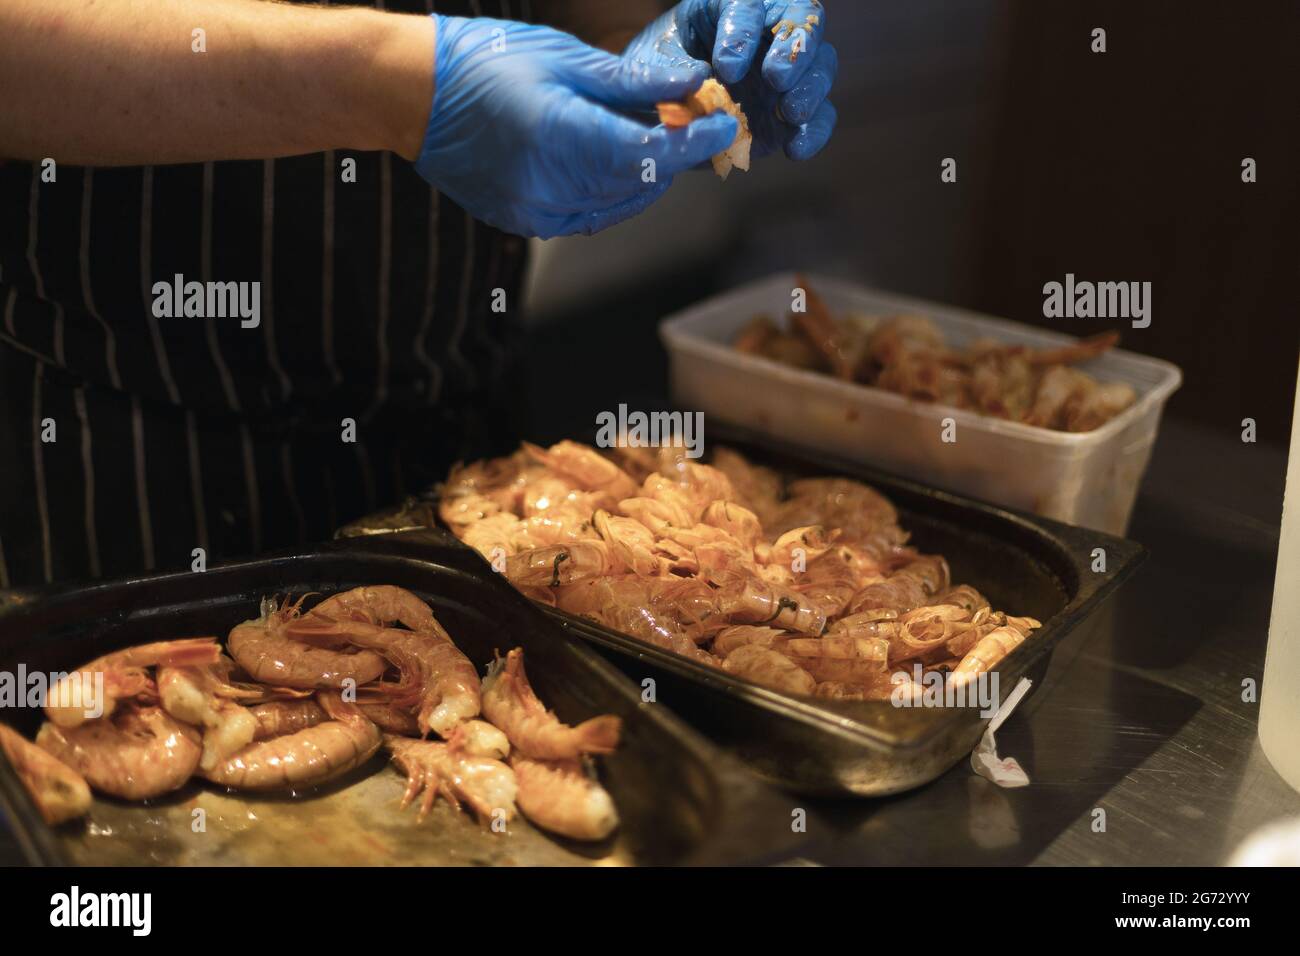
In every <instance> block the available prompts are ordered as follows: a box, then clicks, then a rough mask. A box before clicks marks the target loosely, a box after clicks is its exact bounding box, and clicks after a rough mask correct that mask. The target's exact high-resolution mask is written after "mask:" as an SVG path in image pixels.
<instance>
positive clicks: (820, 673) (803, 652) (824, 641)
mask: <svg viewBox="0 0 1300 956" xmlns="http://www.w3.org/2000/svg"><path fill="white" fill-rule="evenodd" d="M781 653H782V654H784V655H785V656H786V657H788V658H789V659H790V660H791V661H793V662H794V663H795V664H797V665H798V666H799V667H800V668H802V669H803V670H804V671H806V672H807V673H809V674H810V675H812V676H813V677H814V678H816V680H817V681H818V682H824V681H849V682H853V683H859V682H867V681H871V680H872V679H873V678H874V676H875V675H876V674H878V673H880V672H881V671H884V670H885V669H886V668H887V666H888V662H889V642H888V641H887V640H884V639H883V638H866V637H853V636H852V635H848V634H837V635H830V634H828V635H827V636H826V637H821V638H807V637H801V638H794V639H792V640H789V641H787V642H786V643H785V645H784V646H782V648H781ZM733 656H734V655H733ZM805 693H811V691H806V692H805Z"/></svg>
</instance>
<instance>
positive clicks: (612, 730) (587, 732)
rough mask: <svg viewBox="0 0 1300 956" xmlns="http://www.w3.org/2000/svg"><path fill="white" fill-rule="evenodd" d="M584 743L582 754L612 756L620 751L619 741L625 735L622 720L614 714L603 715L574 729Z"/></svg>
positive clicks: (585, 721)
mask: <svg viewBox="0 0 1300 956" xmlns="http://www.w3.org/2000/svg"><path fill="white" fill-rule="evenodd" d="M573 729H574V731H575V733H576V734H577V735H578V739H579V740H581V741H582V746H581V749H582V752H583V753H589V754H612V753H613V752H614V751H615V750H617V749H618V740H619V737H620V736H621V735H622V733H623V721H622V719H620V718H618V717H615V716H614V715H613V714H603V715H601V716H600V717H592V718H591V719H590V720H584V721H583V722H582V723H580V724H578V726H577V727H575V728H573Z"/></svg>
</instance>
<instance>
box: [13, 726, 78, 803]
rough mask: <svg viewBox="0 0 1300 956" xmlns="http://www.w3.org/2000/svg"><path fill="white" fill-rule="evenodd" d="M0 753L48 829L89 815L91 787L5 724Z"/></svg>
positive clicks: (54, 758)
mask: <svg viewBox="0 0 1300 956" xmlns="http://www.w3.org/2000/svg"><path fill="white" fill-rule="evenodd" d="M0 751H3V752H4V755H5V756H6V757H8V758H9V763H10V764H12V765H13V768H14V772H15V773H17V774H18V779H19V780H21V781H22V782H23V786H24V787H26V788H27V792H28V793H29V794H30V795H31V798H32V802H33V803H34V804H36V809H37V810H38V811H40V814H41V819H43V820H44V821H45V822H46V823H48V824H49V825H50V826H56V825H57V824H60V823H64V822H66V821H68V820H73V819H76V818H77V817H80V816H84V815H85V814H86V813H87V812H89V810H90V803H91V796H90V787H89V786H87V785H86V781H85V779H84V778H82V776H81V774H79V773H77V771H75V770H73V769H72V768H71V767H69V766H68V765H67V764H65V763H64V762H63V761H61V760H59V759H57V758H56V757H54V756H53V755H52V754H50V753H48V752H46V751H45V750H42V749H41V748H40V747H38V746H36V744H34V743H32V742H31V741H30V740H27V739H26V738H25V737H23V736H22V735H21V734H19V733H18V732H17V731H15V730H12V729H10V728H9V727H6V726H5V725H4V724H0Z"/></svg>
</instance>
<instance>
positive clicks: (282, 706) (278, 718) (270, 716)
mask: <svg viewBox="0 0 1300 956" xmlns="http://www.w3.org/2000/svg"><path fill="white" fill-rule="evenodd" d="M362 710H365V708H364V707H363V708H362ZM248 712H249V713H250V714H252V715H253V719H254V720H256V721H257V731H256V732H255V733H254V734H253V739H254V740H266V739H268V738H270V737H283V736H285V735H286V734H296V733H297V732H298V731H300V730H306V729H307V728H308V727H315V726H316V725H317V724H319V723H323V722H324V721H326V720H328V719H329V715H328V714H326V713H325V708H323V707H321V705H320V704H318V703H316V701H315V700H272V701H267V702H265V703H261V704H254V705H253V706H252V707H249V708H248ZM367 716H369V715H368V714H367Z"/></svg>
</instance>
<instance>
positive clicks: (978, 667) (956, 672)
mask: <svg viewBox="0 0 1300 956" xmlns="http://www.w3.org/2000/svg"><path fill="white" fill-rule="evenodd" d="M1024 642H1025V635H1024V634H1023V633H1022V632H1021V631H1020V630H1019V629H1018V628H1015V627H1013V626H1011V625H1009V624H1007V625H1004V626H1002V627H999V628H996V629H994V630H992V631H990V632H989V633H988V634H986V635H984V637H982V638H980V640H979V643H977V644H976V645H975V646H974V647H972V648H971V649H970V650H969V651H968V652H967V653H966V656H965V657H963V658H962V659H961V663H959V664H958V665H957V666H956V667H954V668H953V670H952V676H951V677H950V678H949V679H950V680H951V681H952V684H953V686H954V687H960V686H962V685H963V684H968V683H970V682H971V681H972V680H974V679H975V678H976V677H977V676H978V675H980V674H983V673H985V672H986V671H990V670H992V669H993V668H994V666H995V665H997V663H998V662H999V661H1001V660H1002V658H1004V657H1006V656H1007V655H1008V654H1010V653H1011V652H1012V651H1014V650H1015V649H1016V648H1017V647H1019V646H1020V645H1021V644H1023V643H1024Z"/></svg>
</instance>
